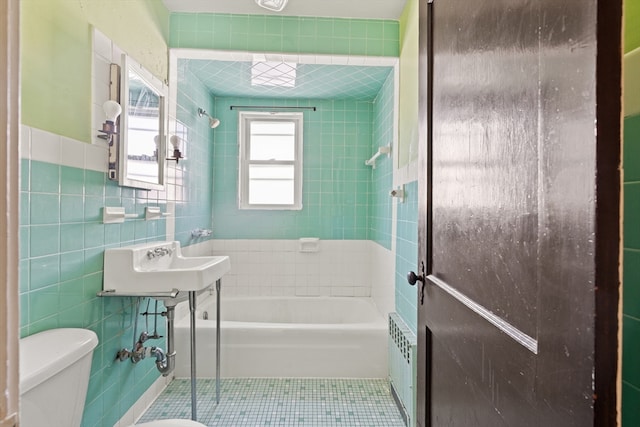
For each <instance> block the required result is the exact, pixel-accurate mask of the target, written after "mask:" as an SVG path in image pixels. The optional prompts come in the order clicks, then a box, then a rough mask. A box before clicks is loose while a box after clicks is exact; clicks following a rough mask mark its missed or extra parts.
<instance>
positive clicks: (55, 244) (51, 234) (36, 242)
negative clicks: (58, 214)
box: [29, 225, 60, 257]
mask: <svg viewBox="0 0 640 427" xmlns="http://www.w3.org/2000/svg"><path fill="white" fill-rule="evenodd" d="M29 237H30V240H29V250H30V254H31V257H40V256H44V255H52V254H56V253H58V252H59V250H60V226H59V225H32V226H31V230H30V235H29Z"/></svg>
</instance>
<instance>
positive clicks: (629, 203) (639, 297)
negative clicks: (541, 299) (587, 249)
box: [622, 115, 640, 427]
mask: <svg viewBox="0 0 640 427" xmlns="http://www.w3.org/2000/svg"><path fill="white" fill-rule="evenodd" d="M623 161H624V264H623V266H624V271H623V278H624V283H623V295H624V297H623V308H622V312H623V338H622V340H623V344H622V345H623V351H622V391H623V394H622V425H623V426H624V427H631V426H637V425H640V411H638V405H639V404H640V368H639V367H640V365H639V364H638V358H639V357H640V220H639V218H640V115H637V116H631V117H626V118H625V119H624V159H623Z"/></svg>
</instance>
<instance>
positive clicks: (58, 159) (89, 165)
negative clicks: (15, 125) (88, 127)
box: [20, 125, 108, 172]
mask: <svg viewBox="0 0 640 427" xmlns="http://www.w3.org/2000/svg"><path fill="white" fill-rule="evenodd" d="M21 128H22V129H21V134H20V135H21V141H20V157H21V158H23V159H30V160H37V161H40V162H46V163H53V164H58V165H62V166H69V167H74V168H80V169H88V170H93V171H97V172H107V163H108V162H107V156H108V153H107V148H106V146H99V145H93V144H90V143H87V142H83V141H79V140H77V139H72V138H67V137H66V136H62V135H57V134H55V133H52V132H48V131H46V130H42V129H38V128H34V127H30V126H27V125H22V127H21Z"/></svg>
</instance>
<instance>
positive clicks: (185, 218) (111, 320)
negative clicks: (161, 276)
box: [20, 75, 213, 427]
mask: <svg viewBox="0 0 640 427" xmlns="http://www.w3.org/2000/svg"><path fill="white" fill-rule="evenodd" d="M183 77H184V80H185V81H186V82H187V84H185V85H183V86H182V91H181V93H180V104H179V105H178V110H177V119H178V120H179V121H180V123H182V127H181V128H180V129H181V135H182V136H184V138H185V140H186V142H185V155H186V158H185V159H184V160H181V161H180V163H178V164H175V163H173V164H169V171H168V186H167V189H166V190H165V191H145V190H136V189H132V188H126V187H120V186H118V185H117V184H116V183H114V182H112V181H109V180H107V179H106V174H105V173H102V172H96V171H93V170H88V169H81V168H73V167H68V166H61V165H57V164H53V163H46V162H40V161H34V160H28V159H23V160H22V164H21V167H22V170H21V183H20V186H21V187H20V188H21V194H20V207H21V212H20V255H21V259H20V316H21V318H20V334H21V336H27V335H31V334H34V333H36V332H39V331H42V330H46V329H51V328H57V327H82V328H88V329H91V330H93V331H95V332H96V334H97V335H98V339H99V345H98V347H97V348H96V350H95V352H94V358H93V364H92V371H91V380H90V383H89V391H88V395H87V401H86V405H85V411H84V417H83V422H82V426H83V427H93V426H96V427H98V426H99V427H112V426H113V425H114V424H115V423H116V422H117V421H118V420H119V419H120V418H121V417H122V415H124V413H126V412H127V411H128V410H129V408H130V407H131V406H132V405H133V404H134V403H135V402H136V401H137V400H138V399H139V398H140V396H141V395H142V394H143V393H144V392H145V391H146V390H147V389H148V388H149V386H150V385H151V384H152V383H153V382H154V381H155V380H156V379H157V378H158V377H159V375H160V374H159V373H158V371H157V369H156V368H155V364H154V363H153V360H152V359H148V360H145V361H143V362H141V363H139V364H137V365H133V364H132V363H130V362H124V363H120V362H116V361H114V359H115V354H116V352H117V351H118V350H119V349H121V348H123V347H126V348H131V347H132V345H133V334H134V332H133V328H134V321H135V319H134V317H135V316H134V313H135V302H134V300H133V299H132V298H99V297H97V296H96V294H97V293H98V292H99V291H100V290H101V289H102V278H103V258H104V250H105V249H106V248H109V247H118V246H121V245H130V244H136V243H142V242H147V241H157V240H164V239H165V238H166V234H165V231H166V219H164V218H163V219H160V220H155V221H145V220H144V219H142V218H140V219H130V220H127V221H125V222H124V223H122V224H103V223H102V209H103V208H104V206H124V207H125V210H126V211H127V213H136V214H138V215H140V216H141V217H142V216H143V214H144V209H145V207H147V206H160V207H161V210H162V211H166V210H167V203H168V202H171V203H173V204H175V211H176V213H175V238H176V239H177V240H179V241H180V242H181V244H182V245H183V246H188V245H191V244H193V243H197V242H200V241H202V240H205V239H207V238H201V239H198V240H193V239H192V238H191V230H192V229H194V228H211V222H212V219H211V200H212V192H211V180H212V177H213V171H212V169H211V167H210V164H211V157H212V155H213V144H212V136H213V134H212V130H211V129H210V128H209V126H208V124H207V121H206V120H204V119H200V118H198V116H197V114H196V112H197V108H198V107H202V108H205V109H212V108H213V104H212V101H211V98H210V97H209V96H208V94H207V91H206V90H205V89H204V87H203V86H202V84H201V83H199V82H198V81H197V80H194V79H193V76H191V75H184V76H183ZM174 130H175V129H174ZM174 133H175V132H174ZM149 301H150V300H148V299H144V300H142V301H141V304H142V311H145V310H146V304H147V303H149ZM152 304H153V303H152ZM151 307H153V305H152V306H151ZM151 311H154V309H152V310H151ZM159 320H160V321H159V326H160V328H159V329H160V331H159V333H160V334H161V335H165V336H166V333H165V331H164V329H165V327H164V325H165V321H164V318H161V319H159ZM137 324H138V332H141V331H143V330H146V325H145V320H144V319H143V318H142V317H140V318H139V319H138V320H137ZM150 324H151V325H152V324H153V323H152V322H150ZM149 344H150V345H158V346H160V347H162V348H166V343H165V341H164V339H162V340H160V341H155V342H153V341H150V342H149ZM183 350H184V351H186V350H185V349H183Z"/></svg>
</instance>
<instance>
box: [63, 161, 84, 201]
mask: <svg viewBox="0 0 640 427" xmlns="http://www.w3.org/2000/svg"><path fill="white" fill-rule="evenodd" d="M83 191H84V169H78V168H72V167H67V166H61V167H60V192H61V193H62V194H80V195H81V194H82V193H83Z"/></svg>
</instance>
